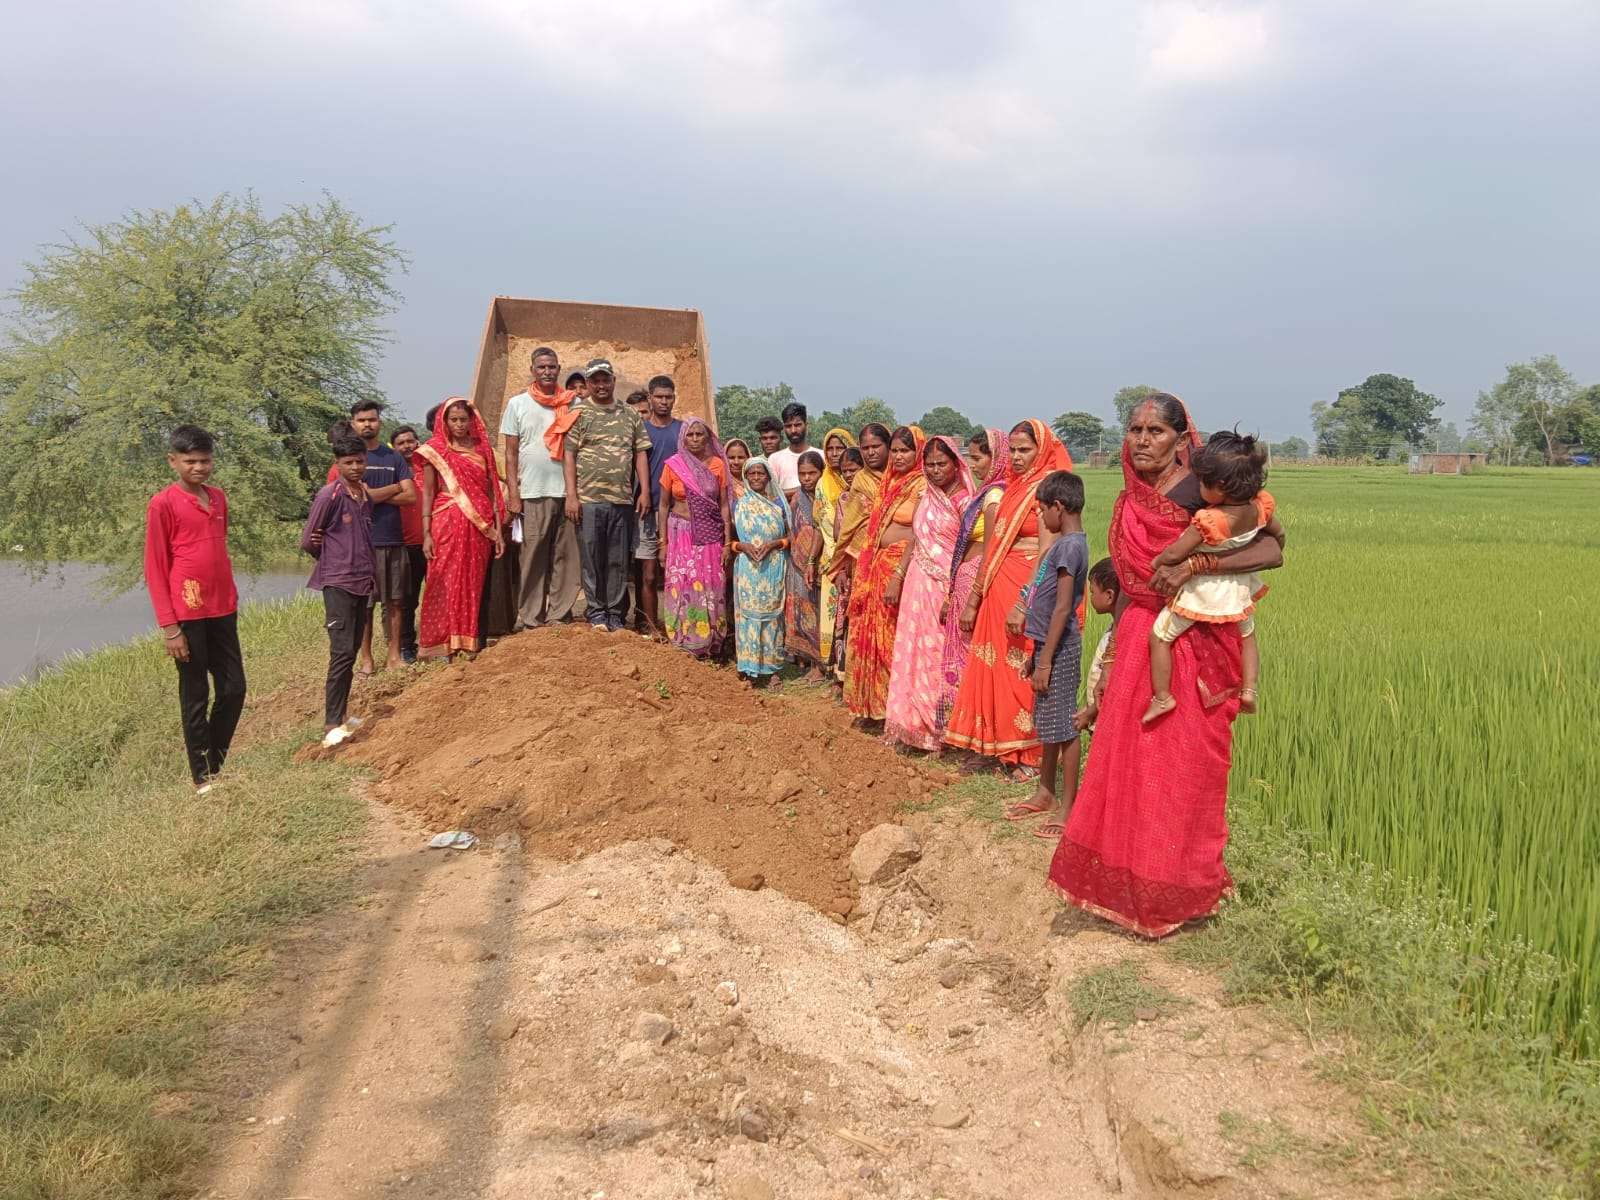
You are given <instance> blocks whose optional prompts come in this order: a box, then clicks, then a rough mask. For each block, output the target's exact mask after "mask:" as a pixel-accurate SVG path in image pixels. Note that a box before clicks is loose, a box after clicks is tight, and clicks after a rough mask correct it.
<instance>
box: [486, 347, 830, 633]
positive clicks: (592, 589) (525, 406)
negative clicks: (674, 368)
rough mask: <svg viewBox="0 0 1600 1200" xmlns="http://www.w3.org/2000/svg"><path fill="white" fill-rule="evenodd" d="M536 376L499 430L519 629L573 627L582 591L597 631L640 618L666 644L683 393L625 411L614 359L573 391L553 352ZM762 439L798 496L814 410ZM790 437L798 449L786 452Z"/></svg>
mask: <svg viewBox="0 0 1600 1200" xmlns="http://www.w3.org/2000/svg"><path fill="white" fill-rule="evenodd" d="M530 366H531V368H532V378H531V380H530V382H529V384H528V387H527V389H526V390H525V391H522V392H518V393H517V394H516V395H515V396H513V397H512V398H511V399H510V401H509V402H508V403H507V404H506V407H505V412H504V413H503V414H502V416H501V419H500V432H501V434H502V435H504V437H505V458H506V481H507V490H508V496H509V501H510V508H511V511H512V513H513V514H520V515H521V517H522V545H521V548H520V558H521V562H520V568H521V584H520V591H519V598H518V599H519V603H518V612H517V627H518V628H522V629H534V628H538V627H539V626H541V625H549V624H559V623H564V622H568V621H571V620H574V619H575V618H576V616H577V613H576V607H577V597H578V587H579V584H580V582H581V584H582V587H583V594H584V596H585V598H586V601H587V607H586V609H585V612H584V614H583V615H584V619H585V620H587V621H588V623H589V624H591V625H594V626H600V627H604V628H606V629H608V630H612V631H615V630H618V629H622V628H624V627H625V626H626V625H628V624H630V613H631V618H632V620H631V624H632V625H633V627H634V628H636V629H637V630H638V631H639V632H640V633H643V634H645V635H647V636H653V635H656V634H659V633H660V632H661V615H660V601H661V586H662V578H661V570H662V569H661V556H660V545H661V544H660V540H659V539H660V538H661V537H662V536H664V535H665V530H663V529H660V528H659V527H658V517H657V514H658V512H659V510H660V506H661V469H662V468H663V467H664V466H666V464H667V460H668V459H670V458H671V457H672V456H673V455H674V454H676V453H677V450H678V435H679V432H680V431H681V430H682V428H683V422H682V421H681V420H679V419H678V418H677V417H675V416H674V415H673V408H674V406H675V405H676V404H677V398H678V397H677V388H676V387H675V386H674V384H673V381H672V379H671V377H670V376H667V375H657V376H655V377H654V378H653V379H651V380H650V382H649V383H648V384H646V385H645V387H644V388H643V389H641V390H639V391H636V392H634V393H633V394H632V395H630V396H629V397H628V398H627V400H626V401H623V402H619V401H618V400H617V398H616V384H617V375H616V370H615V368H614V367H613V366H612V364H611V362H610V361H609V360H607V359H603V358H597V359H593V360H591V361H590V362H589V363H587V364H586V365H585V366H584V368H583V370H582V371H581V372H574V373H573V374H572V375H569V376H568V377H567V379H566V382H565V384H564V385H563V384H559V383H558V380H559V379H560V377H561V363H560V360H559V358H558V357H557V355H556V353H555V351H554V350H551V349H550V348H549V347H546V346H541V347H539V348H538V349H537V350H535V351H534V352H533V355H532V360H531V362H530ZM758 432H759V433H760V436H761V443H762V451H763V453H768V452H769V451H770V453H769V457H770V458H771V461H772V469H773V475H774V477H775V478H776V479H777V481H778V483H779V486H781V487H783V488H784V490H785V491H790V492H792V491H793V490H794V489H795V488H797V487H799V475H798V470H797V465H796V464H797V463H798V461H799V458H800V455H801V454H803V453H805V452H806V451H807V450H809V449H810V446H808V445H807V444H806V440H805V439H806V413H805V409H804V408H803V407H802V406H801V405H799V404H791V405H789V406H788V407H787V408H785V409H784V411H783V417H782V420H781V421H780V420H779V419H778V418H775V417H765V418H763V419H762V421H761V422H760V423H759V424H758ZM785 434H787V435H788V441H789V445H788V447H787V448H786V449H780V448H779V447H780V445H781V442H782V440H783V437H784V435H785ZM769 443H770V445H769ZM557 446H559V447H560V449H559V457H553V455H554V454H556V453H557ZM630 590H631V591H632V593H633V598H632V601H631V603H630V598H629V592H630Z"/></svg>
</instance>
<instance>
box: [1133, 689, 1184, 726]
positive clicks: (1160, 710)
mask: <svg viewBox="0 0 1600 1200" xmlns="http://www.w3.org/2000/svg"><path fill="white" fill-rule="evenodd" d="M1177 707H1178V702H1177V701H1176V700H1174V699H1173V698H1172V697H1171V695H1166V696H1152V697H1150V707H1149V708H1147V709H1145V710H1144V716H1142V717H1140V718H1139V720H1140V722H1141V723H1142V724H1145V725H1148V724H1150V722H1152V721H1155V720H1158V719H1159V718H1161V717H1164V716H1166V715H1167V714H1168V713H1169V712H1171V711H1172V710H1173V709H1175V708H1177Z"/></svg>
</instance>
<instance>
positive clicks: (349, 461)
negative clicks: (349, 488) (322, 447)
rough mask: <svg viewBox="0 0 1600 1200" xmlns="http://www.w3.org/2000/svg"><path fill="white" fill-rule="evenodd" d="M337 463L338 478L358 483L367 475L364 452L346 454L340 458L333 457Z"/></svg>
mask: <svg viewBox="0 0 1600 1200" xmlns="http://www.w3.org/2000/svg"><path fill="white" fill-rule="evenodd" d="M334 461H335V462H336V463H338V464H339V478H341V479H343V480H344V481H345V482H346V483H350V484H355V483H360V482H361V481H362V480H363V479H365V478H366V476H367V456H366V455H365V454H346V455H344V456H343V457H342V458H336V459H334Z"/></svg>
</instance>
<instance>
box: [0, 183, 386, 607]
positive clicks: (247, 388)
mask: <svg viewBox="0 0 1600 1200" xmlns="http://www.w3.org/2000/svg"><path fill="white" fill-rule="evenodd" d="M387 235H388V229H387V228H386V227H372V226H367V225H365V224H363V223H362V222H361V221H360V220H359V218H357V217H356V216H355V214H353V213H352V212H350V211H349V210H348V209H346V208H345V207H344V206H343V205H341V204H340V203H339V202H338V201H337V200H334V199H332V198H331V197H327V198H324V199H323V200H322V201H321V202H319V203H316V204H310V205H295V206H292V207H290V208H288V209H286V210H285V211H284V212H282V213H280V214H278V215H276V216H268V215H267V214H266V213H264V212H263V211H262V208H261V204H260V202H259V201H258V200H257V199H256V198H255V197H254V196H250V195H247V196H244V197H242V198H239V197H233V196H227V195H224V196H220V197H218V198H217V199H215V200H213V201H211V202H210V203H209V204H205V205H198V204H188V205H180V206H178V207H177V208H174V209H172V210H170V211H156V212H137V213H133V214H131V215H129V216H127V217H125V218H124V219H122V220H120V221H116V222H113V223H111V224H108V225H103V226H98V227H94V228H90V229H88V230H86V231H85V235H84V236H83V238H82V239H81V240H78V241H73V242H70V243H68V244H66V245H61V246H52V247H48V248H47V249H46V250H45V251H44V253H43V255H42V257H41V258H40V259H39V260H38V261H37V262H35V263H32V264H30V265H29V266H28V267H27V269H26V272H27V273H26V279H25V282H24V283H23V285H22V287H21V288H20V289H18V291H17V292H16V293H15V297H14V298H15V300H16V302H17V307H18V319H17V321H16V323H15V325H14V326H13V327H12V328H11V329H10V330H8V331H7V336H6V340H5V344H4V345H3V347H0V476H3V477H4V478H5V479H6V481H7V487H6V489H5V490H4V492H3V493H0V538H3V540H4V543H5V544H7V545H20V546H21V547H22V553H23V556H24V558H25V560H26V561H27V562H28V563H29V564H30V565H31V566H32V567H34V568H36V569H43V568H44V567H46V566H47V565H48V564H50V563H53V562H61V561H64V560H67V559H88V560H91V561H97V562H105V563H110V564H112V565H113V566H115V567H117V568H119V569H118V570H117V571H116V572H114V574H113V577H112V578H113V580H114V581H115V582H117V583H120V584H123V585H126V584H128V583H130V582H131V581H132V580H133V579H135V578H137V574H138V567H139V563H140V559H141V555H142V550H143V539H142V533H141V531H142V528H143V521H144V508H145V504H146V502H147V500H148V499H149V497H150V495H151V494H152V493H153V492H155V491H157V490H158V489H160V488H161V487H163V486H165V485H166V484H167V483H170V482H171V474H170V472H169V471H168V468H167V465H166V458H165V452H166V438H167V435H168V433H169V432H170V431H171V429H172V428H173V426H175V425H179V424H184V423H193V424H196V425H200V426H202V427H204V428H206V429H209V430H210V431H211V432H212V433H213V434H215V435H216V438H217V455H218V458H217V462H218V470H217V476H216V480H217V483H218V484H219V485H221V486H223V487H225V488H226V489H227V490H228V492H229V495H230V500H231V503H230V505H229V517H230V526H231V538H230V549H231V550H232V552H233V554H234V557H235V558H236V560H237V561H238V562H239V563H240V565H242V566H244V567H246V568H251V567H260V566H261V565H263V564H264V563H265V561H266V560H267V559H268V558H269V557H270V556H271V555H272V554H273V553H274V552H275V551H278V550H281V549H282V548H283V547H284V546H285V545H287V544H288V539H287V538H286V536H285V533H284V528H283V526H284V523H285V522H288V521H293V520H296V519H298V518H299V517H301V516H303V515H304V513H305V509H306V504H307V502H308V498H309V494H310V490H311V489H310V485H311V483H312V482H314V481H315V482H320V481H321V478H322V476H323V473H324V472H325V471H326V469H327V464H328V462H329V450H328V446H327V439H326V435H327V428H328V426H329V425H330V424H331V423H332V422H333V421H334V420H336V419H337V418H338V417H340V416H342V415H343V414H344V413H345V412H346V411H347V409H348V408H349V406H350V404H351V403H352V402H354V401H355V400H358V399H368V398H370V399H379V398H381V393H380V391H379V389H378V387H377V384H376V380H375V375H374V368H375V365H376V357H377V353H378V350H379V348H380V346H381V345H382V344H383V341H384V334H383V329H382V326H381V321H382V320H383V318H384V317H386V316H387V315H388V314H389V313H390V312H391V311H392V310H393V307H394V303H395V299H396V293H395V291H394V290H393V289H392V287H391V286H390V284H389V276H390V273H391V272H393V271H394V270H396V269H398V268H401V267H402V266H403V259H402V256H401V255H400V252H399V251H398V250H397V249H396V248H395V247H394V245H393V244H392V243H391V242H390V241H388V238H387Z"/></svg>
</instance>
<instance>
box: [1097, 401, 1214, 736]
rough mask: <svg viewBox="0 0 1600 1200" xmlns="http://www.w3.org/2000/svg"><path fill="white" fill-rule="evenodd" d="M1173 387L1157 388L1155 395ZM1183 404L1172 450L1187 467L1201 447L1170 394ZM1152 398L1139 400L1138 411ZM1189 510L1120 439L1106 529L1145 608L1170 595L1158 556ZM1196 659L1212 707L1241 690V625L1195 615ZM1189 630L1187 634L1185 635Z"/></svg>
mask: <svg viewBox="0 0 1600 1200" xmlns="http://www.w3.org/2000/svg"><path fill="white" fill-rule="evenodd" d="M1166 395H1171V393H1157V396H1166ZM1172 399H1173V400H1175V401H1177V404H1178V406H1179V407H1180V408H1182V409H1183V419H1184V424H1186V425H1187V426H1188V429H1187V430H1185V431H1184V432H1183V433H1181V434H1179V441H1178V445H1177V448H1176V450H1175V452H1174V457H1175V459H1176V461H1177V462H1178V463H1181V464H1182V465H1183V466H1184V467H1188V466H1189V464H1190V462H1191V461H1192V460H1193V458H1194V452H1195V451H1196V450H1198V449H1199V448H1200V434H1199V432H1198V431H1197V430H1196V429H1195V426H1194V418H1193V417H1192V416H1190V415H1189V406H1188V405H1187V404H1185V403H1184V402H1183V400H1182V399H1181V398H1180V397H1178V396H1172ZM1147 402H1148V401H1146V400H1141V401H1140V402H1139V404H1138V406H1136V408H1135V411H1138V409H1139V408H1142V407H1143V406H1144V405H1145V404H1146V403H1147ZM1190 520H1191V516H1190V513H1189V510H1188V509H1186V508H1184V507H1183V506H1182V505H1180V504H1175V503H1173V501H1171V500H1169V499H1168V498H1167V497H1166V496H1165V495H1163V494H1162V493H1161V492H1160V491H1158V490H1157V489H1156V488H1155V487H1153V486H1152V485H1150V484H1148V483H1146V482H1145V481H1144V480H1143V479H1141V478H1139V474H1138V472H1137V471H1135V470H1134V468H1133V451H1132V450H1131V449H1130V448H1129V446H1128V442H1127V440H1126V439H1124V440H1123V443H1122V491H1121V492H1120V493H1118V495H1117V499H1116V503H1115V504H1114V505H1113V506H1112V509H1111V529H1110V531H1109V533H1108V535H1107V542H1108V549H1109V550H1110V551H1111V561H1112V562H1113V563H1115V564H1116V568H1117V579H1118V581H1119V583H1120V584H1121V585H1122V591H1123V594H1124V595H1126V596H1127V597H1128V599H1129V600H1130V601H1131V602H1132V603H1134V604H1138V605H1140V606H1141V607H1143V608H1163V607H1165V606H1166V603H1167V597H1165V596H1163V595H1162V594H1161V593H1160V592H1157V591H1156V590H1155V589H1154V588H1153V587H1151V586H1150V583H1149V580H1150V576H1151V575H1152V574H1154V572H1155V568H1154V566H1153V563H1154V560H1155V556H1156V555H1157V554H1159V553H1161V551H1163V550H1165V549H1166V548H1167V547H1168V546H1169V545H1171V544H1172V542H1173V541H1174V540H1175V539H1176V538H1177V537H1178V535H1179V534H1181V533H1182V532H1183V531H1184V530H1185V529H1186V528H1187V527H1188V525H1189V522H1190ZM1192 632H1193V633H1194V634H1195V635H1196V636H1194V637H1193V639H1192V644H1193V648H1194V652H1195V662H1196V666H1197V667H1198V669H1199V679H1198V681H1197V682H1198V686H1199V689H1200V698H1201V702H1202V703H1203V704H1204V705H1205V706H1206V707H1207V708H1211V707H1213V706H1215V705H1217V704H1221V703H1222V702H1223V701H1224V700H1227V699H1229V698H1230V697H1232V696H1234V695H1235V694H1237V692H1238V688H1239V676H1240V664H1239V639H1238V636H1237V635H1238V631H1237V629H1236V628H1235V627H1234V626H1232V625H1225V626H1223V625H1212V624H1210V623H1208V622H1204V621H1197V622H1195V628H1194V630H1193V631H1192ZM1186 636H1187V635H1186Z"/></svg>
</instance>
